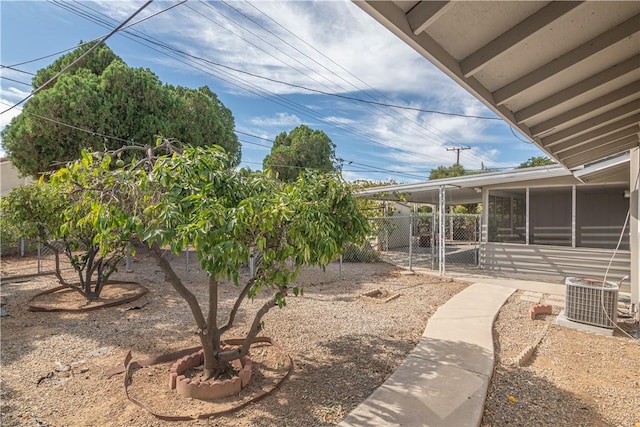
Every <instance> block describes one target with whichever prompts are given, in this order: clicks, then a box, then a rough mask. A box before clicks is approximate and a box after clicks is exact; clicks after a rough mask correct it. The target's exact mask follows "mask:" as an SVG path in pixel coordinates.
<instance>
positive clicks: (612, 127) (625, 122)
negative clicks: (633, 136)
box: [543, 114, 640, 155]
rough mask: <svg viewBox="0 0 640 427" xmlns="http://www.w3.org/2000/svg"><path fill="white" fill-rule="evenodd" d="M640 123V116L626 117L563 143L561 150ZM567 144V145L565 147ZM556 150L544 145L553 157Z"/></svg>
mask: <svg viewBox="0 0 640 427" xmlns="http://www.w3.org/2000/svg"><path fill="white" fill-rule="evenodd" d="M639 122H640V114H636V115H634V116H629V117H626V118H624V119H621V120H619V121H617V122H614V123H611V124H608V125H606V126H603V127H601V128H598V129H595V130H592V131H591V132H587V133H584V134H582V135H578V136H576V137H574V138H570V139H567V140H565V141H564V142H563V145H562V146H561V147H560V148H561V149H563V150H565V149H567V147H569V148H570V147H571V146H572V145H580V144H583V143H585V142H588V141H592V140H594V139H596V138H600V137H602V136H609V135H612V134H613V133H614V132H617V131H618V130H620V129H625V128H628V127H632V126H636V125H637V124H638V123H639ZM565 143H566V145H565ZM555 148H556V146H553V147H545V146H544V145H543V149H545V150H546V151H547V152H549V153H553V155H556V154H555Z"/></svg>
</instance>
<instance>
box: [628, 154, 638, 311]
mask: <svg viewBox="0 0 640 427" xmlns="http://www.w3.org/2000/svg"><path fill="white" fill-rule="evenodd" d="M630 155H631V162H630V165H629V166H630V168H629V169H630V174H629V178H630V179H629V190H630V191H629V193H630V199H629V207H630V211H631V212H630V214H631V215H630V218H629V220H630V221H631V224H630V229H631V230H630V231H631V233H630V234H631V235H630V236H629V240H630V248H629V249H630V252H631V302H632V304H635V309H636V320H640V313H639V312H638V308H639V307H640V182H638V181H640V148H633V149H632V150H631V152H630Z"/></svg>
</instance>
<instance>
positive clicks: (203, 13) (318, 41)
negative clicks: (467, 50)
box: [94, 0, 455, 96]
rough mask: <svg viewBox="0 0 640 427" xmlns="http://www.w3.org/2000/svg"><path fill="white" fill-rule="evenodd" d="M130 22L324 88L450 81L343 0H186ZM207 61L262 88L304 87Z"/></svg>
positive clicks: (112, 6) (188, 46) (400, 87)
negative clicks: (256, 0)
mask: <svg viewBox="0 0 640 427" xmlns="http://www.w3.org/2000/svg"><path fill="white" fill-rule="evenodd" d="M97 5H99V6H101V7H102V8H103V9H104V11H105V13H107V14H108V15H109V16H111V17H113V18H115V19H117V20H122V19H124V18H125V17H127V16H129V15H130V14H131V13H132V12H133V11H134V10H135V9H136V8H137V7H138V6H137V3H134V2H121V1H119V2H111V1H109V2H105V1H101V2H97V3H95V4H94V7H95V6H97ZM166 6H167V3H164V2H160V3H158V4H154V5H152V6H151V7H149V8H148V10H145V11H144V12H142V13H141V15H140V17H144V16H147V15H149V14H151V13H154V12H157V11H158V10H160V9H162V8H165V7H166ZM231 7H233V8H235V9H237V11H236V10H234V9H232V8H231ZM238 11H239V12H238ZM241 14H244V15H245V16H243V15H241ZM137 19H138V18H137V17H136V18H134V20H137ZM276 21H277V22H276ZM135 28H136V29H142V30H144V31H145V32H148V33H151V34H153V35H154V36H156V37H158V38H159V39H161V40H162V41H163V42H167V43H169V44H171V45H176V46H178V47H179V48H181V49H183V50H187V51H189V52H190V53H192V54H193V55H197V56H200V57H204V58H206V59H208V60H210V61H214V62H216V63H219V64H223V65H226V66H229V67H232V68H236V69H239V70H243V71H245V72H247V73H251V74H256V75H260V76H265V77H267V78H269V79H272V80H280V81H284V82H288V83H291V84H293V85H299V86H304V87H310V88H313V89H316V90H321V91H326V92H330V93H347V92H353V91H359V90H375V91H382V92H391V91H394V92H397V91H401V92H404V93H412V92H414V91H415V89H416V88H417V87H424V88H425V90H426V89H428V90H429V91H433V92H447V91H448V90H447V89H446V88H449V87H452V86H455V84H454V83H453V82H451V81H450V80H448V78H446V77H444V76H443V75H442V73H440V72H439V71H437V70H436V69H435V67H433V66H432V65H430V64H429V63H428V62H427V61H426V60H425V59H424V58H422V57H421V56H420V55H419V54H418V53H416V52H415V51H414V50H413V49H411V48H410V47H408V46H407V45H406V44H405V43H403V42H402V41H400V40H399V39H398V38H397V37H396V36H395V35H393V34H391V33H390V32H389V31H386V30H385V29H384V28H382V27H381V26H380V24H379V23H377V22H375V21H374V20H373V19H372V18H371V17H369V16H368V15H367V14H366V13H364V12H363V11H361V10H360V9H359V8H358V7H357V6H356V5H354V4H353V3H352V2H350V1H346V0H345V1H280V2H259V3H254V4H251V3H248V2H230V3H228V5H227V4H226V3H223V2H211V3H206V4H203V3H195V2H194V3H191V2H189V3H185V4H183V5H180V6H178V7H176V8H174V9H172V10H170V11H168V12H166V13H163V14H160V15H158V16H155V17H154V18H152V19H149V20H148V21H146V22H144V23H142V24H139V25H138V26H136V27H135ZM177 35H179V37H180V38H179V39H178V38H177ZM320 52H321V53H320ZM161 60H162V61H163V62H164V61H165V59H161ZM175 65H176V66H178V67H183V66H184V65H183V64H182V65H180V64H178V63H175ZM207 66H211V64H208V65H207ZM214 68H215V69H217V70H218V71H220V72H223V73H231V74H233V75H234V76H235V77H237V78H240V79H242V80H245V81H247V82H249V83H250V84H255V85H258V86H259V87H261V88H262V89H264V90H266V91H268V92H272V93H278V94H289V93H309V92H308V91H305V90H304V89H301V88H296V87H292V86H287V85H282V84H280V83H276V82H274V81H267V80H265V79H260V78H256V77H250V76H249V75H247V74H242V73H237V72H233V71H231V70H229V69H226V70H225V69H220V68H216V67H214ZM234 90H236V89H234ZM376 96H379V95H376Z"/></svg>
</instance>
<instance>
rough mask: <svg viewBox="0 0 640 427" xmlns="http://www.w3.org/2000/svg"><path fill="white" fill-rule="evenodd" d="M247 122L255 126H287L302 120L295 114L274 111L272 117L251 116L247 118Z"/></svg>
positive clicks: (294, 124)
mask: <svg viewBox="0 0 640 427" xmlns="http://www.w3.org/2000/svg"><path fill="white" fill-rule="evenodd" d="M249 123H251V124H252V125H255V126H263V127H280V128H282V127H287V128H288V127H296V126H298V125H300V124H302V120H300V118H299V117H298V116H296V115H295V114H289V113H276V114H275V116H272V117H253V118H251V119H249Z"/></svg>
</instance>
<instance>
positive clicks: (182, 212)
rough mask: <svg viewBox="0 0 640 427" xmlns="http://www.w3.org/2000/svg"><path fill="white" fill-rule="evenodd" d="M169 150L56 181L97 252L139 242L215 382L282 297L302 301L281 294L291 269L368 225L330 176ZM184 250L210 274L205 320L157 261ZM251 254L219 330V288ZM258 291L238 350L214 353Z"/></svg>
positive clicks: (211, 150) (313, 261)
mask: <svg viewBox="0 0 640 427" xmlns="http://www.w3.org/2000/svg"><path fill="white" fill-rule="evenodd" d="M131 148H134V147H131ZM164 148H167V146H165V147H164ZM171 151H172V154H161V155H160V154H158V153H159V150H158V148H147V158H146V161H145V162H144V163H141V162H138V163H133V162H132V163H131V164H129V165H127V166H125V167H124V168H121V169H117V170H115V171H113V170H109V169H107V168H105V164H104V162H102V161H94V162H87V163H85V164H82V165H81V168H80V170H76V169H74V168H71V169H68V172H63V173H60V174H59V176H60V178H64V179H66V180H67V181H68V182H70V183H73V185H76V186H78V189H82V191H84V192H85V193H86V194H87V195H91V198H93V199H94V200H96V201H97V202H96V203H95V204H93V205H92V207H91V208H92V217H93V218H94V223H95V224H96V225H97V227H98V228H99V233H98V234H97V236H96V240H97V241H98V242H100V244H101V245H103V246H102V247H105V248H106V247H109V246H110V244H111V241H110V240H109V237H108V236H109V235H110V234H111V235H113V234H117V235H121V236H123V237H124V236H125V235H127V236H128V237H131V238H137V239H138V240H139V241H140V242H141V243H143V244H144V245H145V246H146V247H147V248H149V250H150V253H151V254H152V256H153V257H154V258H155V259H156V261H157V263H158V265H159V266H160V268H161V269H162V270H163V272H164V273H165V277H166V280H167V281H168V283H169V284H170V285H171V286H172V287H173V288H174V289H175V290H176V291H177V292H178V294H180V296H181V297H182V298H183V299H184V300H185V301H186V303H187V305H188V306H189V309H190V310H191V313H192V315H193V317H194V320H195V322H196V324H197V327H198V336H199V338H200V342H201V343H202V347H203V349H204V355H205V357H204V358H205V361H204V370H205V375H206V377H207V378H213V377H215V376H217V375H218V374H220V373H222V372H224V371H226V370H228V368H229V362H230V361H232V360H234V359H237V358H240V357H242V356H244V355H246V354H247V353H248V351H249V347H250V345H251V343H252V341H253V339H254V338H255V336H256V335H257V334H258V332H259V331H260V329H261V323H262V318H263V316H264V315H265V314H266V313H267V312H268V311H269V310H270V309H271V308H273V307H275V306H278V307H283V306H284V305H285V304H286V297H287V296H288V295H289V292H293V294H294V295H298V294H299V293H300V292H302V290H301V289H299V288H298V287H297V286H293V287H292V288H291V289H289V286H290V285H291V284H292V283H295V279H296V274H297V273H298V271H299V269H300V268H301V267H302V266H306V265H325V264H327V263H329V262H330V261H332V260H333V259H334V258H335V256H336V255H337V254H338V253H339V252H340V251H341V249H342V247H343V244H344V243H345V242H347V241H358V240H359V239H362V238H363V237H364V236H365V235H366V231H367V221H366V219H365V218H364V216H362V215H361V214H360V212H359V210H358V208H357V204H356V201H355V199H354V198H353V196H352V195H351V192H350V190H349V188H348V186H347V185H346V184H344V183H343V182H342V181H341V180H340V179H339V177H338V176H337V175H335V174H328V175H327V174H325V175H320V174H311V173H309V174H303V175H302V176H300V177H299V178H298V179H297V180H296V181H295V182H292V183H289V184H286V183H282V182H280V181H278V180H275V179H273V178H272V177H271V176H270V175H269V174H268V173H263V172H251V171H248V170H239V171H236V170H233V169H230V168H229V167H228V165H229V158H228V156H227V155H226V153H225V152H224V150H223V149H221V148H219V147H208V148H203V147H199V148H187V149H185V150H184V152H179V151H177V150H175V149H171ZM92 156H93V158H94V159H100V158H101V155H100V154H93V155H92ZM94 171H95V172H94ZM103 239H106V240H103ZM189 245H192V246H193V247H194V248H195V252H196V255H197V258H198V261H199V263H200V265H201V267H202V268H203V269H204V270H205V271H206V272H207V273H208V274H209V279H208V283H207V287H208V292H209V299H208V302H207V304H206V308H207V309H208V310H207V311H205V310H203V307H201V306H200V304H199V303H198V301H197V299H196V297H195V295H194V294H193V293H192V292H191V291H190V290H189V289H188V288H187V287H186V286H184V284H183V283H182V281H181V280H180V278H179V277H178V275H177V274H176V273H175V271H174V270H173V268H172V266H171V264H170V263H169V262H168V261H167V260H166V259H165V258H164V256H163V253H164V251H163V248H167V247H168V248H170V249H171V250H172V251H173V252H174V253H179V252H180V251H182V250H184V249H186V248H187V247H188V246H189ZM257 250H259V251H261V252H262V262H261V263H260V264H259V265H258V266H257V268H256V271H255V275H254V276H253V277H251V278H250V279H248V280H247V281H246V282H245V283H243V284H242V289H241V291H240V294H239V296H238V298H237V300H236V301H235V304H234V306H233V308H232V310H231V312H230V313H229V316H228V318H227V319H226V321H225V322H220V320H221V319H220V318H219V317H220V316H219V313H218V288H219V286H220V284H221V280H223V279H224V278H229V279H231V280H232V281H233V282H234V283H235V284H236V285H240V283H239V277H240V276H239V271H240V269H241V267H242V266H243V265H244V264H246V263H247V262H248V261H249V258H250V256H251V255H252V253H254V252H255V251H257ZM262 290H267V291H269V290H270V291H271V292H272V294H271V297H270V298H269V299H268V300H267V301H266V302H265V303H264V304H263V305H262V306H261V307H260V308H259V309H258V310H257V311H256V313H255V316H254V318H253V321H252V322H251V325H250V327H249V330H248V331H247V334H246V336H245V338H244V342H243V344H242V345H241V346H240V347H239V348H237V349H234V350H224V349H222V347H221V341H222V335H223V334H224V333H225V332H226V331H228V330H229V329H230V328H231V327H232V326H233V323H234V320H235V316H236V313H237V311H238V309H239V307H240V305H241V304H242V302H243V301H244V300H245V299H246V298H253V297H255V296H256V295H258V294H259V293H260V292H261V291H262Z"/></svg>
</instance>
